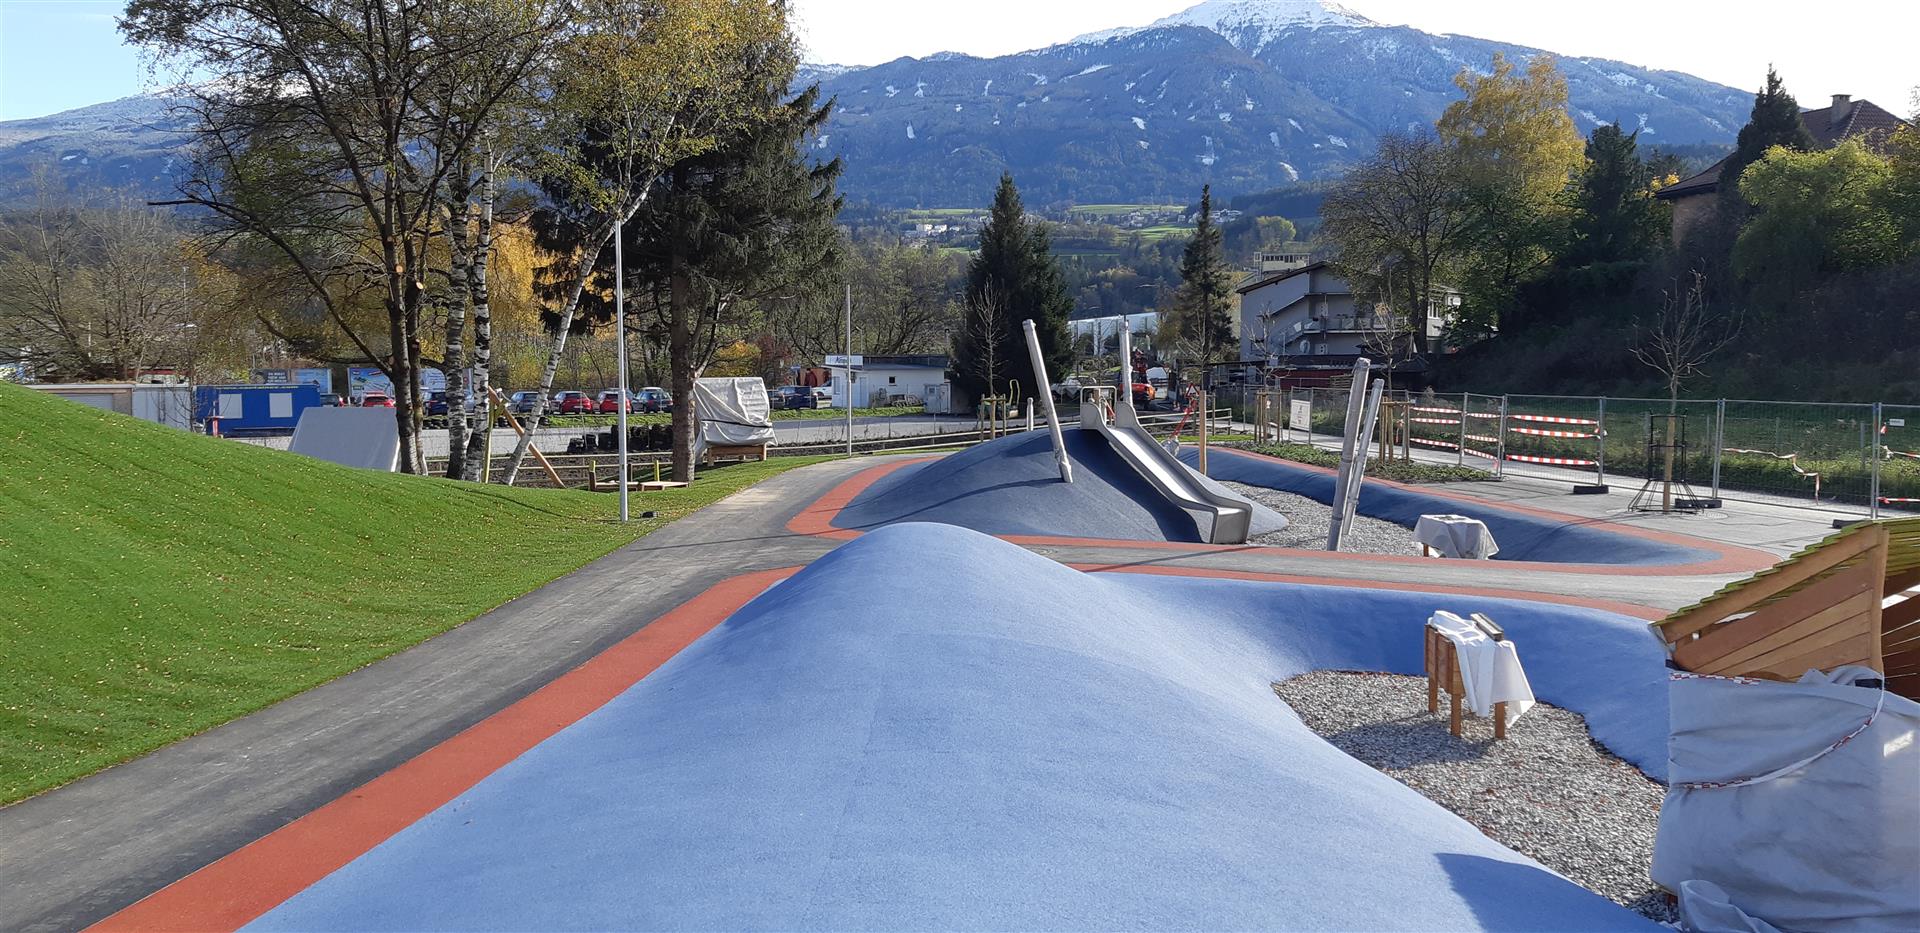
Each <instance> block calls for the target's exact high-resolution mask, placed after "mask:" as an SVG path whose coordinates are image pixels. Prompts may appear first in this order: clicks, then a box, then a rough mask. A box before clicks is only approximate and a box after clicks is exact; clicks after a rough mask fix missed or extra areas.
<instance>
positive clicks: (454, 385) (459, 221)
mask: <svg viewBox="0 0 1920 933" xmlns="http://www.w3.org/2000/svg"><path fill="white" fill-rule="evenodd" d="M470 177H471V176H470V175H469V174H468V169H467V166H466V165H460V166H458V167H457V168H455V169H454V172H453V175H452V176H450V177H449V178H448V181H447V246H448V250H447V252H448V262H447V266H448V270H447V271H448V273H449V274H448V282H447V351H446V355H445V357H444V359H445V360H446V367H447V478H448V479H463V478H465V476H466V473H467V469H466V459H467V430H468V426H467V406H466V388H467V386H466V377H465V375H464V373H463V370H465V368H466V355H467V348H466V346H465V340H466V329H467V306H468V305H469V304H470V303H471V302H472V300H473V290H472V286H471V283H470V282H469V279H470V278H471V277H472V273H471V271H469V270H470V266H471V264H472V259H471V254H470V253H469V247H468V242H467V205H468V201H469V200H471V199H472V196H473V190H472V185H471V184H470V183H469V182H468V179H469V178H470Z"/></svg>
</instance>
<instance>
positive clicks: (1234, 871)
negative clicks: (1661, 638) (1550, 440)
mask: <svg viewBox="0 0 1920 933" xmlns="http://www.w3.org/2000/svg"><path fill="white" fill-rule="evenodd" d="M901 555H914V557H913V559H909V560H902V559H901ZM928 555H938V557H937V559H930V558H929V557H928ZM957 568H965V571H966V572H964V573H959V572H955V571H956V569H957ZM1441 606H1446V607H1451V608H1454V609H1456V610H1459V611H1472V610H1482V611H1486V612H1488V613H1490V614H1492V615H1493V616H1494V617H1495V618H1497V619H1499V620H1500V621H1501V622H1502V623H1504V624H1505V625H1506V627H1507V629H1508V631H1509V632H1510V633H1512V635H1513V637H1514V639H1515V641H1516V642H1518V644H1519V645H1520V650H1521V654H1522V657H1523V658H1524V659H1525V660H1526V662H1527V664H1528V666H1529V670H1530V672H1531V673H1532V676H1533V680H1534V686H1535V688H1536V690H1537V691H1538V692H1539V694H1540V695H1541V697H1542V698H1543V699H1546V700H1549V701H1551V702H1555V703H1558V704H1561V705H1564V706H1567V707H1570V708H1572V709H1575V710H1577V711H1580V712H1583V713H1585V714H1586V715H1587V716H1588V720H1589V722H1590V723H1591V724H1592V726H1593V728H1594V730H1595V733H1596V735H1597V736H1598V737H1599V738H1600V739H1601V740H1602V741H1603V742H1606V743H1607V744H1608V745H1610V746H1611V747H1614V748H1616V749H1619V750H1621V751H1622V752H1624V753H1625V754H1626V756H1627V757H1628V758H1630V759H1632V760H1635V761H1636V762H1639V763H1640V764H1642V766H1647V765H1651V764H1653V763H1654V762H1655V761H1656V760H1657V759H1659V758H1661V757H1662V749H1663V744H1664V733H1665V726H1666V713H1665V710H1666V707H1665V702H1666V696H1665V690H1664V672H1663V671H1662V670H1661V667H1660V651H1659V649H1658V647H1657V646H1656V645H1655V644H1654V643H1653V640H1652V638H1651V637H1650V636H1649V635H1647V633H1646V632H1645V626H1644V624H1643V623H1641V622H1639V621H1637V620H1630V619H1624V618H1621V617H1617V616H1611V615H1608V614H1606V613H1600V612H1594V611H1587V610H1579V609H1569V608H1564V607H1549V606H1536V605H1530V604H1524V603H1514V602H1506V601H1501V600H1493V599H1475V598H1466V597H1455V596H1445V597H1436V596H1422V595H1417V594H1401V593H1388V592H1381V591H1371V590H1355V589H1342V588H1320V587H1309V586H1288V585H1279V584H1260V583H1238V582H1225V581H1202V580H1186V579H1172V578H1160V577H1150V576H1140V575H1128V574H1101V575H1086V574H1081V573H1079V572H1076V571H1073V570H1071V569H1068V568H1066V567H1063V566H1060V565H1058V564H1055V563H1052V562H1050V561H1048V560H1045V559H1043V558H1041V557H1038V556H1036V555H1033V554H1030V553H1027V552H1025V551H1023V550H1021V549H1019V548H1016V547H1013V546H1011V545H1008V544H1005V543H1003V542H999V541H996V540H993V539H991V538H987V537H984V536H981V535H977V534H974V533H971V532H967V531H964V530H961V529H957V528H950V527H941V526H933V525H921V524H904V525H895V526H892V527H889V528H885V529H881V530H879V531H877V532H875V533H873V534H869V535H866V536H863V537H861V538H860V539H858V540H856V541H853V542H851V543H848V544H847V545H845V546H843V547H841V548H840V549H839V550H837V551H835V552H833V553H832V554H830V555H828V556H827V557H824V558H822V559H821V560H819V561H818V562H816V563H815V564H813V565H812V566H810V567H809V568H807V569H806V570H804V571H802V572H801V573H799V574H797V575H796V576H794V577H793V578H792V579H790V580H788V581H787V582H785V583H782V584H780V585H778V586H776V587H774V588H772V589H770V590H769V591H768V592H766V593H764V594H762V595H761V596H760V597H759V598H758V599H756V600H755V601H753V602H752V603H750V604H749V605H747V606H746V607H744V608H742V609H741V610H740V611H739V612H737V613H736V614H735V615H734V616H733V617H732V618H731V619H730V620H728V621H727V622H725V623H724V624H722V625H721V626H720V627H719V628H717V629H715V630H714V631H713V632H711V633H709V634H708V635H707V636H706V637H705V638H703V639H701V640H700V641H698V642H696V643H695V644H694V645H693V646H692V647H690V648H688V649H687V650H686V651H684V652H682V653H681V654H680V655H679V656H678V657H676V658H674V659H673V660H672V661H670V662H669V663H668V664H666V665H665V666H663V667H662V668H661V669H660V670H659V671H657V672H656V673H655V674H654V675H653V676H651V677H649V678H648V679H646V680H644V681H642V682H640V683H639V684H637V685H635V686H634V687H633V688H631V689H629V690H628V691H626V692H625V693H623V694H622V695H621V696H619V697H618V698H616V699H615V700H614V701H612V702H611V703H609V704H608V705H607V706H605V707H603V708H602V709H600V710H598V711H596V712H595V713H593V714H592V715H590V716H588V717H587V718H585V719H583V720H581V721H580V722H579V723H576V724H575V725H573V726H572V727H570V728H568V729H566V730H564V731H562V732H561V733H559V734H558V735H556V736H554V737H553V738H551V739H549V740H547V741H546V742H544V743H542V744H541V745H539V746H537V747H536V748H534V749H532V750H531V751H529V752H528V753H527V754H525V755H524V756H522V757H521V758H520V759H518V760H517V761H514V762H513V763H511V764H509V765H507V766H506V767H505V768H503V769H501V770H500V771H498V772H496V773H495V774H494V775H492V776H491V777H489V778H487V779H486V780H485V781H483V782H482V783H480V784H479V785H478V786H476V787H474V788H473V789H472V790H470V791H468V792H467V793H465V794H463V795H461V796H460V797H459V798H457V799H456V800H454V801H453V802H451V803H449V804H448V805H446V806H445V807H443V808H441V809H440V810H438V811H436V812H434V813H433V814H431V815H429V816H428V817H426V818H425V819H423V820H421V821H420V822H419V823H416V824H415V825H413V826H412V827H410V828H408V829H406V830H405V831H403V832H401V833H399V834H397V835H396V836H394V837H393V838H391V839H389V840H388V841H387V842H385V843H384V844H382V845H381V846H379V847H378V848H376V849H374V850H373V851H371V852H369V853H368V854H367V855H365V856H363V857H361V858H360V859H359V860H357V861H355V862H353V863H352V864H350V865H348V866H346V867H344V868H342V869H340V870H339V871H336V872H334V873H333V874H332V875H330V876H328V877H327V878H326V879H324V880H323V881H321V882H320V883H318V884H316V885H314V886H313V887H312V888H309V889H308V890H307V891H305V892H304V893H302V894H300V895H297V896H295V897H294V898H293V899H291V900H289V901H288V902H286V903H285V904H283V905H282V906H281V907H279V908H278V909H276V910H274V911H272V912H271V913H269V914H267V915H265V916H264V917H262V918H261V919H260V920H259V921H257V922H256V923H255V924H254V925H253V926H254V928H257V929H282V930H293V929H337V930H351V929H445V928H460V929H553V928H571V929H585V928H623V929H630V928H640V929H687V928H700V929H875V928H881V929H1095V928H1097V929H1118V928H1126V929H1167V930H1172V929H1342V930H1361V929H1364V930H1528V931H1540V930H1599V929H1606V930H1629V929H1648V930H1653V929H1658V928H1657V927H1655V926H1654V925H1652V924H1651V923H1649V922H1647V921H1645V920H1643V919H1641V918H1640V917H1638V916H1637V915H1635V914H1632V913H1630V912H1628V911H1626V910H1624V909H1622V908H1620V907H1617V906H1615V905H1613V904H1611V903H1609V902H1607V901H1605V900H1604V899H1602V898H1600V897H1598V896H1597V895H1594V894H1592V893H1589V892H1587V891H1585V890H1583V889H1581V888H1579V887H1577V886H1575V885H1573V884H1572V883H1570V882H1568V881H1566V880H1564V879H1562V878H1560V877H1559V876H1557V875H1554V874H1551V873H1550V872H1548V871H1546V870H1544V869H1542V868H1540V867H1539V866H1538V865H1536V864H1535V863H1533V862H1531V861H1529V860H1527V859H1526V858H1523V857H1521V856H1519V855H1517V854H1515V853H1514V852H1512V851H1510V850H1508V849H1505V848H1503V847H1501V846H1499V845H1496V844H1494V843H1493V842H1491V841H1490V840H1488V839H1487V838H1486V837H1485V836H1483V835H1481V834H1480V833H1479V832H1478V831H1476V830H1475V829H1474V828H1473V827H1472V826H1470V825H1468V824H1467V823H1466V822H1464V821H1462V820H1460V819H1458V818H1457V817H1454V816H1453V815H1452V814H1450V813H1448V812H1446V811H1445V810H1443V809H1441V808H1440V807H1438V806H1436V805H1434V804H1433V803H1431V802H1429V801H1427V800H1426V799H1425V798H1423V797H1421V796H1420V795H1419V794H1417V793H1415V792H1414V791H1412V790H1409V789H1408V788H1407V787H1405V786H1403V785H1401V784H1400V783H1398V782H1396V781H1394V780H1392V779H1391V778H1388V777H1385V776H1384V775H1381V774H1379V773H1378V772H1376V771H1374V770H1373V769H1371V768H1369V767H1367V766H1365V765H1363V764H1360V763H1359V762H1357V761H1355V760H1353V759H1351V758H1349V757H1347V756H1346V755H1344V754H1341V753H1340V752H1338V751H1336V750H1335V749H1334V748H1333V747H1332V746H1330V745H1328V744H1326V743H1325V742H1323V741H1322V740H1320V739H1319V738H1318V737H1316V736H1314V735H1313V734H1312V733H1311V732H1310V731H1308V730H1307V729H1306V728H1305V727H1304V726H1303V725H1302V724H1301V723H1300V722H1299V720H1298V719H1297V718H1296V717H1295V716H1294V715H1293V713H1292V711H1291V710H1290V709H1289V708H1288V707H1287V706H1286V705H1285V704H1284V703H1282V702H1280V701H1279V700H1278V699H1277V698H1276V697H1275V696H1274V695H1273V692H1272V690H1271V689H1270V688H1269V683H1270V682H1271V681H1273V680H1277V679H1281V678H1285V677H1288V676H1291V675H1293V674H1296V673H1299V672H1301V671H1305V670H1308V669H1311V668H1357V669H1384V670H1392V671H1399V672H1402V673H1412V672H1415V671H1417V670H1418V668H1419V663H1420V635H1419V627H1420V625H1421V623H1422V621H1423V620H1424V618H1425V617H1426V615H1427V614H1428V613H1429V612H1431V611H1432V610H1433V609H1434V608H1437V607H1441ZM1525 727H1526V724H1525V721H1524V720H1522V722H1521V724H1520V726H1519V728H1525Z"/></svg>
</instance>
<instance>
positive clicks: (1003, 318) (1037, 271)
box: [953, 174, 1073, 398]
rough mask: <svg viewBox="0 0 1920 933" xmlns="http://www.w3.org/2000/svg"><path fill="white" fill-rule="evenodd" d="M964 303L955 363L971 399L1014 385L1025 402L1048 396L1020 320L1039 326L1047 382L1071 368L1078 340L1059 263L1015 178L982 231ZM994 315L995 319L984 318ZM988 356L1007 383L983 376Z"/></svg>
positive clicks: (1006, 177)
mask: <svg viewBox="0 0 1920 933" xmlns="http://www.w3.org/2000/svg"><path fill="white" fill-rule="evenodd" d="M989 298H991V299H992V300H988V299H989ZM966 302H967V309H966V317H965V318H964V320H963V321H962V323H961V327H960V331H959V333H957V334H955V336H954V341H953V357H954V368H955V370H956V373H957V374H958V376H959V379H958V382H959V385H960V388H961V389H962V390H964V391H966V392H967V393H969V394H971V395H973V396H974V397H976V398H979V397H982V396H986V395H993V394H1005V393H1006V392H1008V391H1009V390H1010V388H1011V387H1016V386H1017V387H1018V388H1017V390H1016V391H1017V392H1018V394H1019V395H1020V396H1021V397H1023V398H1032V397H1033V396H1034V394H1035V393H1037V392H1045V391H1047V390H1048V386H1046V385H1043V384H1041V380H1040V379H1039V377H1037V376H1036V375H1035V374H1034V372H1033V364H1032V362H1031V361H1030V359H1029V355H1028V353H1027V350H1026V335H1025V331H1024V330H1023V329H1022V326H1021V323H1022V322H1023V321H1028V320H1031V321H1033V323H1034V329H1035V331H1036V332H1037V335H1038V337H1039V340H1040V355H1041V358H1042V360H1043V361H1044V362H1045V364H1046V367H1047V371H1048V374H1049V376H1057V375H1060V374H1061V373H1063V372H1065V370H1066V367H1068V366H1069V365H1071V364H1072V363H1073V340H1072V338H1071V337H1070V336H1069V335H1068V333H1067V316H1068V315H1069V314H1070V313H1071V312H1072V310H1073V298H1072V297H1071V296H1070V295H1069V294H1068V293H1067V287H1066V282H1065V280H1064V279H1063V278H1062V277H1061V275H1060V267H1059V265H1058V264H1057V263H1055V261H1054V258H1053V250H1052V247H1051V245H1050V244H1049V241H1048V235H1047V230H1046V227H1045V226H1043V225H1042V224H1041V223H1040V222H1039V221H1038V220H1034V219H1030V218H1028V217H1027V215H1026V208H1025V207H1023V206H1022V205H1021V203H1020V191H1019V189H1017V188H1016V187H1014V184H1013V176H1012V175H1011V174H1002V175H1001V176H1000V187H999V189H998V190H997V191H996V192H995V193H994V197H993V210H992V212H991V214H990V215H989V216H988V218H987V223H986V226H984V227H982V228H981V229H980V252H979V253H977V254H976V255H975V256H974V258H973V262H972V264H971V265H970V266H968V268H967V293H966ZM990 310H991V311H994V312H996V313H994V314H993V315H992V316H993V317H996V318H998V320H997V321H994V322H989V321H988V320H986V319H985V316H986V315H987V314H988V312H989V311H990ZM990 323H992V324H997V327H995V326H989V324H990ZM988 357H991V358H992V359H993V360H994V361H995V365H994V367H993V370H994V372H996V373H1004V374H1005V375H1004V377H1002V378H1003V380H1004V381H1001V382H996V381H994V380H993V379H989V378H984V376H985V373H986V369H985V367H983V366H982V365H981V362H982V360H984V359H986V358H988Z"/></svg>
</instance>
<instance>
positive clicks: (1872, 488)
mask: <svg viewBox="0 0 1920 933" xmlns="http://www.w3.org/2000/svg"><path fill="white" fill-rule="evenodd" d="M1881 414H1882V412H1881V403H1879V402H1874V403H1873V434H1872V435H1870V436H1869V438H1868V439H1869V440H1871V441H1872V446H1870V447H1868V448H1867V453H1868V454H1869V455H1870V456H1871V457H1872V458H1873V472H1872V473H1871V475H1870V478H1869V479H1868V483H1869V490H1868V492H1867V517H1868V518H1870V519H1878V518H1879V517H1880V460H1881V456H1880V454H1881V450H1880V426H1881V425H1882V424H1885V423H1886V422H1884V421H1882V420H1881V417H1880V416H1881Z"/></svg>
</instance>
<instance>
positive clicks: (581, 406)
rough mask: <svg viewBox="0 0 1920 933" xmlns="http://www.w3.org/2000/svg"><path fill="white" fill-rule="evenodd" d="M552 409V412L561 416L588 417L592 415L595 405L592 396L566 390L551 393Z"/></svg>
mask: <svg viewBox="0 0 1920 933" xmlns="http://www.w3.org/2000/svg"><path fill="white" fill-rule="evenodd" d="M552 407H553V410H554V411H556V412H559V413H560V414H563V415H590V414H593V412H594V409H595V408H596V407H597V404H596V403H595V402H594V400H593V396H591V395H588V394H587V393H585V392H575V391H572V390H568V391H566V392H555V393H553V406H552Z"/></svg>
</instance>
